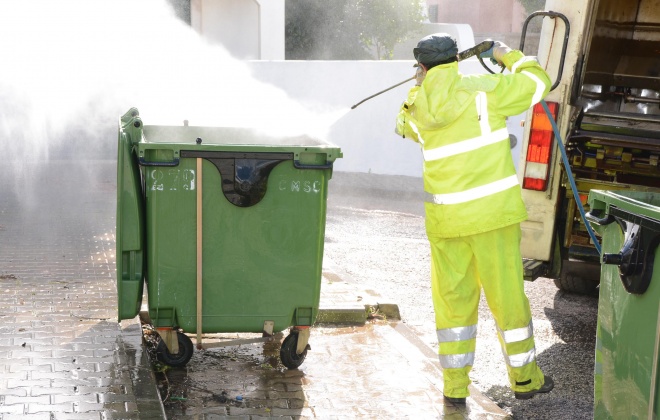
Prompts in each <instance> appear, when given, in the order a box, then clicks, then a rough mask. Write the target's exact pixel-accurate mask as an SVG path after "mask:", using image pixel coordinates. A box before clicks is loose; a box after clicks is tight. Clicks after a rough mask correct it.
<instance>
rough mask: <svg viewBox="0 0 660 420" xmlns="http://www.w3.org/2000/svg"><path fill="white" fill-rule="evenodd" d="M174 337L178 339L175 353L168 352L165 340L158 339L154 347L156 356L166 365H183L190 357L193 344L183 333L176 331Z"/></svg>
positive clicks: (193, 348) (193, 349)
mask: <svg viewBox="0 0 660 420" xmlns="http://www.w3.org/2000/svg"><path fill="white" fill-rule="evenodd" d="M176 337H177V339H178V340H179V352H178V353H177V354H172V353H170V351H169V350H168V349H167V345H165V342H164V341H163V340H159V341H158V346H157V347H156V358H157V359H158V360H159V361H160V362H161V363H164V364H166V365H168V366H172V367H183V366H185V365H186V364H187V363H188V361H189V360H190V358H191V357H192V355H193V352H194V351H195V346H194V345H193V342H192V340H191V339H190V338H189V337H188V336H187V335H185V334H183V333H180V332H177V333H176Z"/></svg>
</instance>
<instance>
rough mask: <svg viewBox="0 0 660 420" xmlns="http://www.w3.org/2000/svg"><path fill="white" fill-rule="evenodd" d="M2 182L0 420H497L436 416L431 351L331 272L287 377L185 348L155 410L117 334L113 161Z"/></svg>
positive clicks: (123, 337) (132, 342) (467, 411)
mask: <svg viewBox="0 0 660 420" xmlns="http://www.w3.org/2000/svg"><path fill="white" fill-rule="evenodd" d="M9 175H12V176H11V177H10V176H9ZM13 175H14V174H10V173H9V172H2V170H0V176H2V177H3V182H2V183H1V184H0V292H1V293H0V420H8V419H18V418H20V419H28V420H29V419H118V418H122V419H158V418H165V416H166V414H167V417H168V418H195V419H212V418H217V417H234V418H245V419H249V418H261V417H285V418H342V419H343V418H416V419H417V418H452V419H454V418H455V419H464V418H469V419H481V418H493V419H498V418H504V417H505V414H504V412H503V411H502V410H500V409H499V407H497V405H495V404H494V403H493V402H491V401H490V400H488V399H487V398H485V397H483V396H482V395H481V394H479V393H478V392H477V391H476V389H473V390H472V392H473V396H472V398H471V399H470V400H469V403H468V406H467V408H464V409H459V408H456V407H451V406H444V405H443V402H442V385H441V372H440V370H439V368H438V362H437V356H436V355H435V352H434V351H433V350H432V349H430V348H429V347H428V346H426V345H425V344H424V343H421V341H420V340H419V339H418V338H417V337H416V336H415V335H414V334H412V333H411V332H410V331H409V330H408V329H407V328H406V327H405V325H404V324H403V323H399V322H396V321H395V318H396V313H397V307H396V304H395V302H380V301H379V297H378V296H377V292H376V291H365V290H361V289H360V287H359V285H357V284H356V283H355V282H354V281H352V280H351V279H350V277H348V276H347V275H345V274H344V273H342V272H341V269H340V268H339V267H336V266H334V265H333V264H332V261H325V263H324V276H323V283H322V292H321V294H322V296H321V305H320V306H321V310H320V315H319V320H320V321H322V323H321V324H320V325H318V326H316V327H315V328H314V329H313V330H312V337H311V339H310V345H311V347H312V350H310V351H309V352H308V355H307V359H306V360H305V362H304V363H303V365H302V366H301V368H300V369H299V370H286V369H281V368H278V367H277V366H278V365H277V361H273V354H277V349H273V348H270V349H269V348H268V346H264V345H261V346H259V345H256V346H255V345H250V346H242V347H240V348H235V349H233V350H231V348H224V349H215V350H209V351H206V352H199V351H197V352H195V355H194V356H193V359H192V360H191V362H190V363H189V365H188V366H187V367H186V368H181V369H173V370H172V371H170V372H169V375H170V378H171V379H172V381H173V384H172V389H171V391H172V393H171V394H170V395H169V396H170V398H169V400H168V401H167V402H166V404H165V407H164V406H163V404H162V403H161V398H160V395H159V388H158V385H162V383H160V382H159V380H157V379H158V378H156V376H155V375H154V373H153V371H152V368H151V364H150V362H149V360H148V358H147V352H146V351H145V349H144V347H143V346H142V340H141V328H140V325H139V322H138V321H137V320H132V321H123V322H122V323H121V324H119V323H117V318H116V305H117V303H116V302H117V301H116V288H115V273H114V261H115V260H114V258H115V256H114V246H115V243H114V224H115V196H116V180H115V162H113V161H95V162H89V164H88V165H78V164H73V163H72V162H68V161H59V162H58V161H53V162H49V163H48V164H41V165H36V166H31V167H26V168H25V172H23V174H22V175H21V176H20V177H17V178H16V177H13ZM6 180H8V182H4V181H6ZM369 314H370V315H371V317H370V319H367V317H368V316H367V315H369ZM337 322H341V323H342V324H337ZM269 363H270V365H269ZM177 378H179V379H180V381H181V383H182V384H185V386H184V387H182V388H179V389H177V388H176V387H175V386H174V385H175V382H176V380H177ZM218 381H219V382H220V384H221V385H222V386H221V388H219V385H218V383H219V382H218ZM222 390H225V391H226V392H227V395H229V397H230V398H229V399H227V398H225V397H224V394H220V392H221V391H222ZM177 392H179V394H177ZM175 394H176V395H175ZM234 394H235V395H234ZM232 395H233V396H232ZM236 395H240V396H241V397H242V398H241V402H240V404H238V403H237V400H236V399H233V398H234V397H235V396H236Z"/></svg>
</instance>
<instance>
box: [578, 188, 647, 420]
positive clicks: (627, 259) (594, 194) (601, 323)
mask: <svg viewBox="0 0 660 420" xmlns="http://www.w3.org/2000/svg"><path fill="white" fill-rule="evenodd" d="M589 203H590V206H591V209H592V211H591V212H592V213H593V212H594V211H595V212H599V213H600V216H599V217H601V216H602V220H601V221H600V223H593V221H592V225H593V226H594V227H595V228H596V230H597V231H598V232H599V233H600V235H601V237H602V251H603V255H602V257H601V260H602V261H603V264H602V266H601V279H600V294H599V300H598V323H597V334H596V365H595V372H594V418H597V419H601V418H614V419H619V418H626V419H628V418H655V417H656V415H657V413H658V398H659V397H660V395H659V392H660V388H659V387H658V362H659V361H660V359H659V357H660V354H659V351H658V346H659V344H660V317H659V316H658V315H659V312H658V311H659V308H660V306H659V302H660V248H659V247H658V242H659V241H660V194H658V193H650V192H633V191H629V192H626V191H617V192H616V193H614V192H611V191H591V192H590V194H589ZM635 240H637V241H638V242H637V243H636V244H635ZM633 244H635V246H634V247H631V246H628V245H633ZM634 249H637V251H636V252H635V251H634ZM621 256H623V258H620V257H621ZM621 260H623V261H621Z"/></svg>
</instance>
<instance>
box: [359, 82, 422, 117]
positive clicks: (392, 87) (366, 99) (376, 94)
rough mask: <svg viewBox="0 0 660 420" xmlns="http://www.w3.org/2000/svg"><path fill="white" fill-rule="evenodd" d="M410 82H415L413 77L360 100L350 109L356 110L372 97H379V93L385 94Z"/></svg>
mask: <svg viewBox="0 0 660 420" xmlns="http://www.w3.org/2000/svg"><path fill="white" fill-rule="evenodd" d="M411 80H415V76H413V77H411V78H410V79H406V80H404V81H403V82H399V83H397V84H396V85H394V86H390V87H388V88H387V89H384V90H381V91H380V92H378V93H374V94H373V95H371V96H369V97H368V98H364V99H363V100H361V101H360V102H358V103H356V104H355V105H353V106H352V107H351V109H355V108H356V107H357V106H358V105H360V104H361V103H362V102H366V101H368V100H369V99H371V98H374V97H376V96H378V95H380V94H381V93H385V92H387V91H388V90H392V89H394V88H395V87H397V86H401V85H402V84H404V83H408V82H409V81H411Z"/></svg>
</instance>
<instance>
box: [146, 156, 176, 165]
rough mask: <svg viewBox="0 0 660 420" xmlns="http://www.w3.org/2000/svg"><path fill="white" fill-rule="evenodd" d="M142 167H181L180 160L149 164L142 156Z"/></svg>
mask: <svg viewBox="0 0 660 420" xmlns="http://www.w3.org/2000/svg"><path fill="white" fill-rule="evenodd" d="M139 161H140V166H179V158H174V160H172V161H170V162H149V161H147V160H145V158H144V157H142V156H140V159H139Z"/></svg>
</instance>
